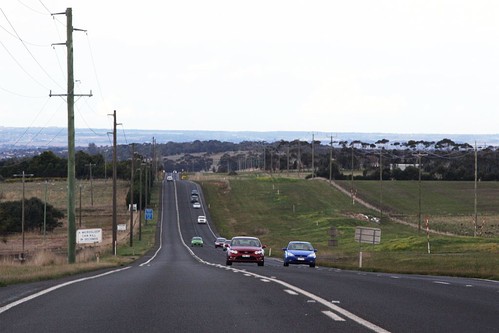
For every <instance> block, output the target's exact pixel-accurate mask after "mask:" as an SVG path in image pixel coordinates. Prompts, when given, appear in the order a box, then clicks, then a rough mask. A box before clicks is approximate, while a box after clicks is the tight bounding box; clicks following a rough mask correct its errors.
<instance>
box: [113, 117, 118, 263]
mask: <svg viewBox="0 0 499 333" xmlns="http://www.w3.org/2000/svg"><path fill="white" fill-rule="evenodd" d="M112 116H113V243H112V249H113V255H116V245H117V238H118V237H117V229H118V222H117V216H116V195H117V191H116V178H117V167H116V165H117V161H116V146H117V140H116V126H117V125H118V124H117V123H116V110H114V112H113V114H112Z"/></svg>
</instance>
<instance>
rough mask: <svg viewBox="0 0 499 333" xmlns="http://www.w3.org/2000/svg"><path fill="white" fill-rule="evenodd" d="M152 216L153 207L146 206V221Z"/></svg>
mask: <svg viewBox="0 0 499 333" xmlns="http://www.w3.org/2000/svg"><path fill="white" fill-rule="evenodd" d="M152 217H153V209H152V208H147V209H146V221H151V220H152Z"/></svg>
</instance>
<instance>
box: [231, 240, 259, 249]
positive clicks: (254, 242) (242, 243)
mask: <svg viewBox="0 0 499 333" xmlns="http://www.w3.org/2000/svg"><path fill="white" fill-rule="evenodd" d="M231 245H232V246H252V247H260V246H261V244H260V242H259V241H258V240H257V239H253V238H238V239H233V240H232V243H231Z"/></svg>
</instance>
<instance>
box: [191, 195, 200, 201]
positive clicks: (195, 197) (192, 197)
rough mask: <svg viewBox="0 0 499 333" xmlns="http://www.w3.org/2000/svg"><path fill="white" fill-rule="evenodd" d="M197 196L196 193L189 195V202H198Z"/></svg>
mask: <svg viewBox="0 0 499 333" xmlns="http://www.w3.org/2000/svg"><path fill="white" fill-rule="evenodd" d="M198 201H199V197H198V196H197V195H191V202H198Z"/></svg>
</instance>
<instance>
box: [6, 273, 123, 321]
mask: <svg viewBox="0 0 499 333" xmlns="http://www.w3.org/2000/svg"><path fill="white" fill-rule="evenodd" d="M130 267H131V266H127V267H124V268H120V269H115V270H114V271H109V272H106V273H102V274H99V275H94V276H89V277H86V278H81V279H77V280H73V281H68V282H65V283H61V284H58V285H56V286H53V287H50V288H47V289H44V290H42V291H39V292H37V293H35V294H33V295H29V296H27V297H24V298H21V299H19V300H17V301H15V302H12V303H10V304H7V305H5V306H3V307H1V308H0V314H1V313H3V312H5V311H7V310H9V309H12V308H13V307H15V306H17V305H19V304H22V303H25V302H28V301H31V300H32V299H35V298H37V297H40V296H42V295H45V294H48V293H50V292H52V291H54V290H57V289H59V288H62V287H66V286H69V285H71V284H75V283H79V282H83V281H87V280H92V279H97V278H100V277H103V276H106V275H109V274H113V273H118V272H121V271H124V270H126V269H129V268H130Z"/></svg>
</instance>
